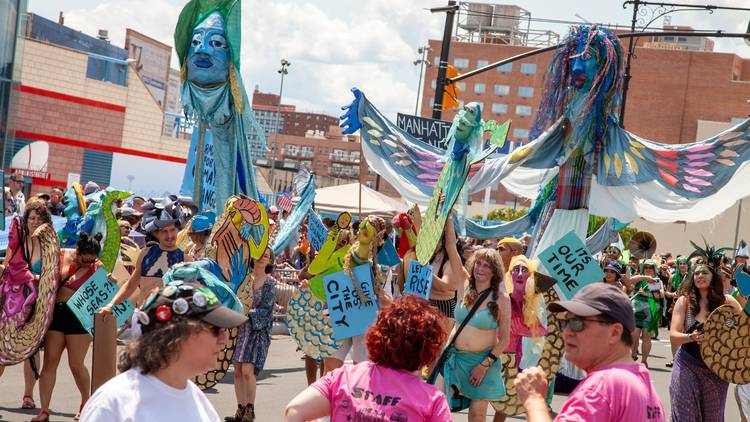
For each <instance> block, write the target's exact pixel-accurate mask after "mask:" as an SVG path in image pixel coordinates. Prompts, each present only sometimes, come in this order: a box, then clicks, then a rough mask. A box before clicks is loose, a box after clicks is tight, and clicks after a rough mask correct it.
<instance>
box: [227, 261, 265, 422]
mask: <svg viewBox="0 0 750 422" xmlns="http://www.w3.org/2000/svg"><path fill="white" fill-rule="evenodd" d="M252 268H253V272H252V276H251V277H252V280H253V284H252V288H253V295H252V298H253V301H252V308H251V309H250V312H249V314H248V321H247V322H246V323H244V324H242V325H241V326H240V329H239V332H238V333H237V345H236V346H235V349H234V354H233V355H232V363H233V364H234V393H235V395H236V396H237V411H236V412H235V414H234V417H229V418H226V420H227V421H233V422H241V421H247V420H250V421H252V420H255V387H256V377H257V376H258V374H260V371H261V370H263V366H264V365H265V363H266V355H268V348H269V347H270V346H271V328H272V327H273V306H274V304H275V303H276V300H275V298H276V280H274V279H273V277H271V273H273V268H274V267H273V253H272V252H271V248H266V250H265V252H263V256H262V257H261V258H260V259H258V260H253V261H252Z"/></svg>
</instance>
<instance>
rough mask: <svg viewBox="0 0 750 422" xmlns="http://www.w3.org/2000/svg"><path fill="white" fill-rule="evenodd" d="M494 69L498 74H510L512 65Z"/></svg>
mask: <svg viewBox="0 0 750 422" xmlns="http://www.w3.org/2000/svg"><path fill="white" fill-rule="evenodd" d="M496 69H497V71H498V72H500V73H510V72H512V71H513V63H505V64H504V65H502V66H498V67H497V68H496Z"/></svg>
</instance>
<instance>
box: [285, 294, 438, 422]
mask: <svg viewBox="0 0 750 422" xmlns="http://www.w3.org/2000/svg"><path fill="white" fill-rule="evenodd" d="M443 318H444V317H443V316H442V315H440V314H439V313H438V312H437V310H436V309H435V308H434V307H432V306H430V305H429V304H428V303H427V301H426V300H424V299H422V298H418V297H416V296H412V295H407V296H402V297H400V298H398V299H396V300H395V301H394V303H393V305H392V306H390V307H389V308H386V309H383V310H382V311H380V313H378V318H377V321H376V322H375V324H374V325H372V326H370V328H369V330H368V332H367V350H368V351H369V355H370V359H371V362H363V363H360V364H358V365H346V366H344V367H342V368H338V369H336V370H334V371H333V372H330V373H329V374H328V375H326V376H324V377H323V378H321V379H319V380H318V381H316V382H315V383H313V384H312V385H311V386H309V387H307V388H306V389H305V390H304V391H302V392H301V393H300V394H298V395H297V397H295V398H293V399H292V401H290V402H289V404H287V406H286V409H285V411H284V422H298V421H309V420H316V419H317V418H322V417H325V416H330V420H331V422H346V421H351V420H375V419H377V420H390V421H434V422H448V421H450V420H451V415H450V410H449V409H448V404H447V402H446V401H445V396H444V395H443V393H442V392H440V391H439V390H438V389H436V388H435V387H433V386H432V385H429V384H426V383H425V382H423V381H422V379H421V378H420V373H421V369H422V367H424V366H425V365H428V364H430V363H431V362H433V361H434V360H435V359H436V358H437V356H438V354H439V352H440V347H441V346H442V344H443V342H444V341H445V334H444V332H443V330H442V328H441V320H442V319H443ZM376 415H377V416H376Z"/></svg>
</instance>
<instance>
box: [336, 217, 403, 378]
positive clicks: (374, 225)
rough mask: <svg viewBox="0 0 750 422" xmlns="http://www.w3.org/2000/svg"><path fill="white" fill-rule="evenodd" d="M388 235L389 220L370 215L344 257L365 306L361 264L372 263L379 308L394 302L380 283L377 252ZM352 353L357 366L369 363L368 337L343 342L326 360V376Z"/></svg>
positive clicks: (353, 338)
mask: <svg viewBox="0 0 750 422" xmlns="http://www.w3.org/2000/svg"><path fill="white" fill-rule="evenodd" d="M384 234H385V221H384V220H383V219H382V218H380V217H378V216H374V215H369V216H367V218H365V219H364V220H362V221H360V224H359V226H358V231H357V241H356V242H354V244H353V245H352V247H351V249H349V252H348V253H347V254H346V256H345V257H344V268H343V270H344V272H346V273H347V274H348V275H349V277H350V278H351V279H352V281H354V287H355V292H354V293H353V294H356V295H359V296H360V301H361V302H362V303H364V302H365V299H366V298H364V292H362V291H361V288H360V287H359V286H360V282H358V281H356V277H355V275H354V273H353V272H352V269H353V268H355V267H357V266H360V265H364V264H370V266H371V267H372V275H373V280H372V281H373V284H374V286H373V291H374V293H375V297H374V298H372V299H373V300H375V302H376V305H377V306H378V309H382V308H384V307H387V306H388V304H389V303H390V298H388V297H387V296H386V295H385V290H384V289H383V285H382V283H381V280H380V278H381V277H380V271H379V270H378V268H377V250H378V247H379V246H380V244H382V242H383V235H384ZM360 293H361V294H360ZM350 351H351V357H352V360H353V361H354V363H355V364H356V363H360V362H364V361H366V360H367V346H366V345H365V335H364V334H360V335H356V336H354V337H352V338H348V339H345V340H342V341H341V342H340V344H339V349H338V350H337V351H336V353H335V354H334V355H333V356H331V357H327V358H326V360H325V371H326V373H328V372H330V371H332V370H334V369H336V368H339V367H341V366H342V365H343V364H344V360H345V358H346V355H347V354H348V353H349V352H350Z"/></svg>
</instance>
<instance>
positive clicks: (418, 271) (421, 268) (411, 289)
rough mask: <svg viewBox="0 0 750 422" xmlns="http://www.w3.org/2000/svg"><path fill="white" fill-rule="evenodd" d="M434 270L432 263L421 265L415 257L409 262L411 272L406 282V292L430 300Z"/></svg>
mask: <svg viewBox="0 0 750 422" xmlns="http://www.w3.org/2000/svg"><path fill="white" fill-rule="evenodd" d="M433 271H434V269H433V268H432V265H429V264H428V265H421V264H420V263H419V262H418V261H417V260H416V259H413V260H412V261H411V264H409V273H408V274H407V275H406V280H405V282H404V294H413V295H417V296H420V297H423V298H425V299H427V300H430V289H432V272H433Z"/></svg>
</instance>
